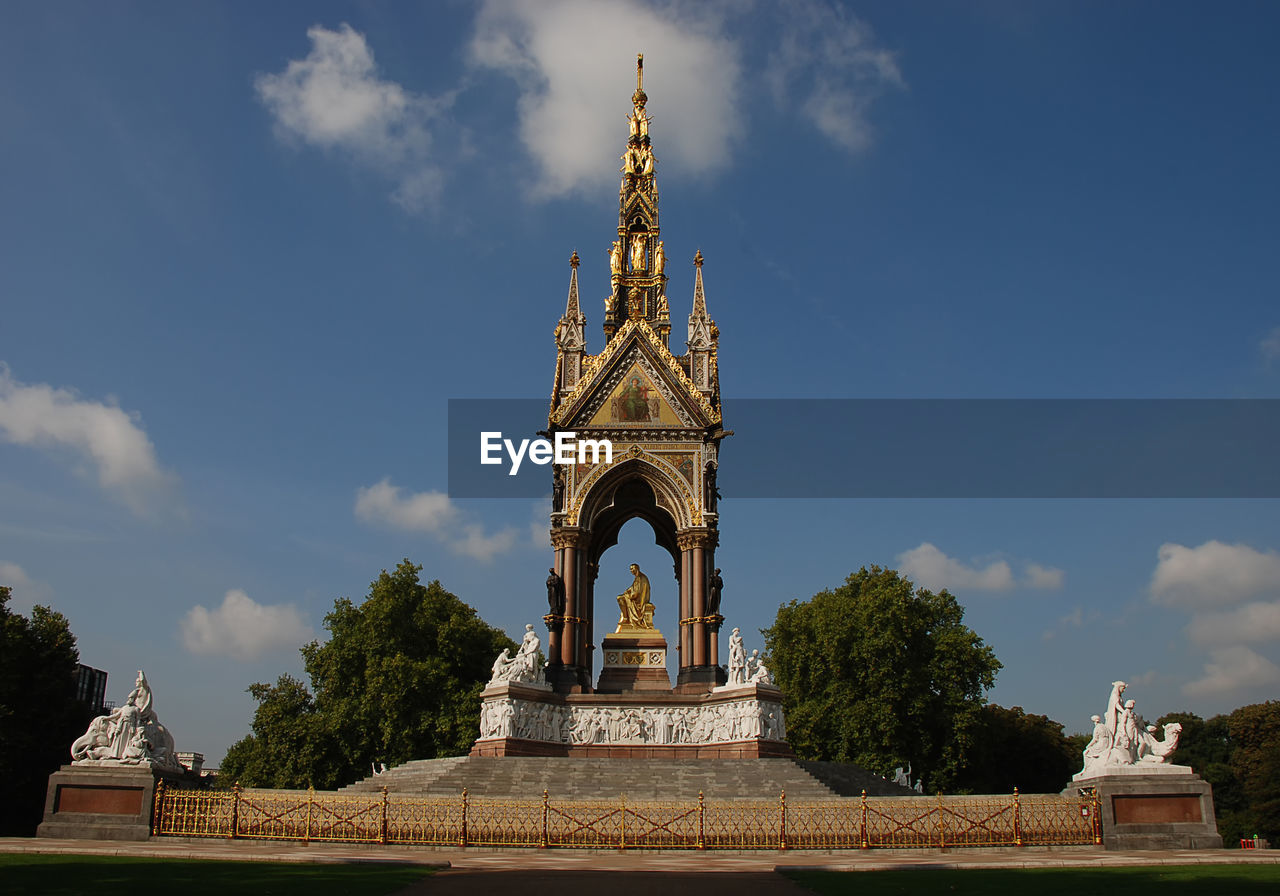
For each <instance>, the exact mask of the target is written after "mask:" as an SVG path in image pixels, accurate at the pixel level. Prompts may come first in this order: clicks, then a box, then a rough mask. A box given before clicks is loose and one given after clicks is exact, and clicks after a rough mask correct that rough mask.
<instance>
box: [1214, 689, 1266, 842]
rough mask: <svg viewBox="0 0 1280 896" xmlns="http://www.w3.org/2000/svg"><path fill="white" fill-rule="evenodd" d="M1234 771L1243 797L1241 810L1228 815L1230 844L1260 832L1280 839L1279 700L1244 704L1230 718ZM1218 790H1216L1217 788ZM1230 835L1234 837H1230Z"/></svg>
mask: <svg viewBox="0 0 1280 896" xmlns="http://www.w3.org/2000/svg"><path fill="white" fill-rule="evenodd" d="M1227 733H1228V736H1229V737H1230V740H1231V744H1232V747H1233V749H1232V752H1231V770H1232V771H1233V772H1234V773H1235V776H1236V779H1237V780H1238V781H1239V782H1240V790H1241V792H1242V794H1243V796H1244V800H1243V802H1244V803H1245V805H1243V806H1242V807H1241V808H1240V810H1239V811H1238V812H1233V813H1228V814H1227V815H1226V818H1225V821H1226V824H1225V825H1224V826H1223V828H1224V829H1223V830H1222V835H1223V839H1224V841H1225V842H1227V843H1228V844H1230V843H1232V842H1238V841H1239V838H1241V837H1252V836H1253V835H1255V834H1257V835H1259V836H1261V837H1265V838H1267V839H1268V840H1270V841H1271V842H1272V843H1275V842H1278V841H1280V701H1276V700H1268V701H1267V702H1266V703H1254V704H1252V705H1250V706H1242V707H1240V708H1239V709H1237V710H1235V711H1234V712H1233V713H1231V715H1230V716H1228V717H1227ZM1215 793H1216V791H1215ZM1228 835H1230V837H1231V840H1227V837H1228Z"/></svg>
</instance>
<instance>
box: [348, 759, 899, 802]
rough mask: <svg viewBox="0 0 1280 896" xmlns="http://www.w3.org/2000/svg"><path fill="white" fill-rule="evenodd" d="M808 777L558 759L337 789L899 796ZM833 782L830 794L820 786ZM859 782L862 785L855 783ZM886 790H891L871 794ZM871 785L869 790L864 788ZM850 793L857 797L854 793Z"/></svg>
mask: <svg viewBox="0 0 1280 896" xmlns="http://www.w3.org/2000/svg"><path fill="white" fill-rule="evenodd" d="M818 765H819V766H821V767H820V768H819V769H818V771H819V772H825V773H826V774H825V775H824V774H818V775H817V776H815V774H813V773H811V770H809V769H806V768H805V767H803V766H802V765H801V764H800V763H798V762H796V761H794V760H790V759H684V760H678V759H604V758H581V759H580V758H565V757H554V758H553V757H515V756H505V757H465V756H464V757H454V758H450V759H425V760H416V761H413V762H407V763H405V764H404V765H401V766H397V767H396V768H394V769H390V770H388V771H387V772H386V773H385V774H382V775H377V776H374V777H370V778H366V779H364V780H363V781H360V782H357V783H356V784H352V785H349V786H347V787H344V788H342V791H343V792H347V793H360V792H364V793H368V792H376V791H378V790H380V789H381V788H382V787H384V786H385V787H386V788H387V790H388V791H389V792H392V793H420V794H431V795H439V796H455V795H458V794H460V793H461V792H462V791H463V789H466V790H467V792H468V794H470V795H471V796H473V797H475V798H478V799H479V798H492V799H530V798H532V797H536V796H540V795H541V794H542V791H543V790H546V791H548V792H549V793H550V794H551V795H552V796H554V797H555V798H557V799H566V800H590V799H610V800H612V799H615V798H617V797H618V795H619V794H626V796H627V797H628V798H630V799H636V800H686V799H695V798H696V797H697V794H698V792H699V791H701V792H702V793H703V795H704V797H705V798H707V799H713V800H741V799H776V798H777V797H778V795H779V794H780V793H782V792H783V791H785V792H786V794H787V798H788V799H791V800H815V799H817V800H831V799H839V798H840V795H841V794H845V795H856V794H854V793H851V792H850V790H851V784H850V782H854V783H859V784H861V786H865V787H866V789H867V792H868V793H869V794H870V793H873V792H876V791H880V792H885V793H888V792H891V793H893V794H894V795H899V794H901V793H902V792H903V791H902V790H901V788H897V787H894V786H893V785H892V784H891V783H890V782H887V781H884V780H883V779H881V778H878V777H876V776H874V775H870V774H869V773H867V772H865V771H864V770H862V769H858V768H857V767H855V766H846V764H841V763H821V764H818ZM826 778H832V779H833V780H836V781H837V785H838V786H835V787H832V786H828V784H827V783H824V781H825V779H826ZM864 779H865V781H866V783H865V784H863V783H861V782H863V781H864ZM876 782H878V783H879V784H881V785H888V787H889V788H891V791H883V790H882V789H881V788H880V787H876V786H875V785H876ZM866 784H871V786H866ZM860 792H861V789H858V791H857V793H860Z"/></svg>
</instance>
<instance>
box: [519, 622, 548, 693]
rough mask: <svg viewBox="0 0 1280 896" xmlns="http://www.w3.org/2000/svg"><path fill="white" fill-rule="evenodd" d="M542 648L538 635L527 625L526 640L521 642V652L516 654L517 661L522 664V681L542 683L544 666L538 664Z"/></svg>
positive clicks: (525, 629)
mask: <svg viewBox="0 0 1280 896" xmlns="http://www.w3.org/2000/svg"><path fill="white" fill-rule="evenodd" d="M540 647H542V641H540V640H539V639H538V633H537V632H535V631H534V630H533V626H532V625H526V626H525V627H524V640H523V641H521V642H520V652H519V653H517V654H516V661H517V662H518V663H519V664H520V672H519V675H520V680H521V681H536V682H541V681H542V664H541V663H539V662H538V649H539V648H540Z"/></svg>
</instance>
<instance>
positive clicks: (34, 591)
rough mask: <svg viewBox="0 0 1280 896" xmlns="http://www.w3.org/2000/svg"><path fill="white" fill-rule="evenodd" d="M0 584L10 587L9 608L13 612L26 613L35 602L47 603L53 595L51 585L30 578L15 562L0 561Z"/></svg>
mask: <svg viewBox="0 0 1280 896" xmlns="http://www.w3.org/2000/svg"><path fill="white" fill-rule="evenodd" d="M0 585H7V586H8V587H9V588H10V589H12V592H13V602H12V603H11V604H10V605H9V609H10V610H12V611H14V612H21V613H26V612H27V611H28V610H30V608H31V607H33V606H35V605H36V604H45V605H48V604H49V603H50V600H51V599H52V597H53V589H52V588H51V587H49V586H48V585H47V584H45V583H44V582H37V581H36V580H34V579H32V578H31V576H29V575H27V571H26V570H25V569H23V568H22V567H21V566H19V565H18V564H16V563H0Z"/></svg>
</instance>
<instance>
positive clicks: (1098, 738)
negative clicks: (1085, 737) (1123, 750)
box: [1084, 716, 1112, 768]
mask: <svg viewBox="0 0 1280 896" xmlns="http://www.w3.org/2000/svg"><path fill="white" fill-rule="evenodd" d="M1089 718H1090V719H1091V720H1092V721H1093V738H1092V739H1091V740H1090V741H1089V743H1087V744H1085V747H1084V764H1085V768H1088V767H1089V766H1090V765H1091V764H1096V763H1097V762H1099V761H1101V760H1105V758H1106V756H1107V754H1108V753H1110V752H1111V740H1112V738H1111V731H1110V730H1109V729H1108V728H1107V725H1106V723H1105V722H1103V721H1102V716H1089Z"/></svg>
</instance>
